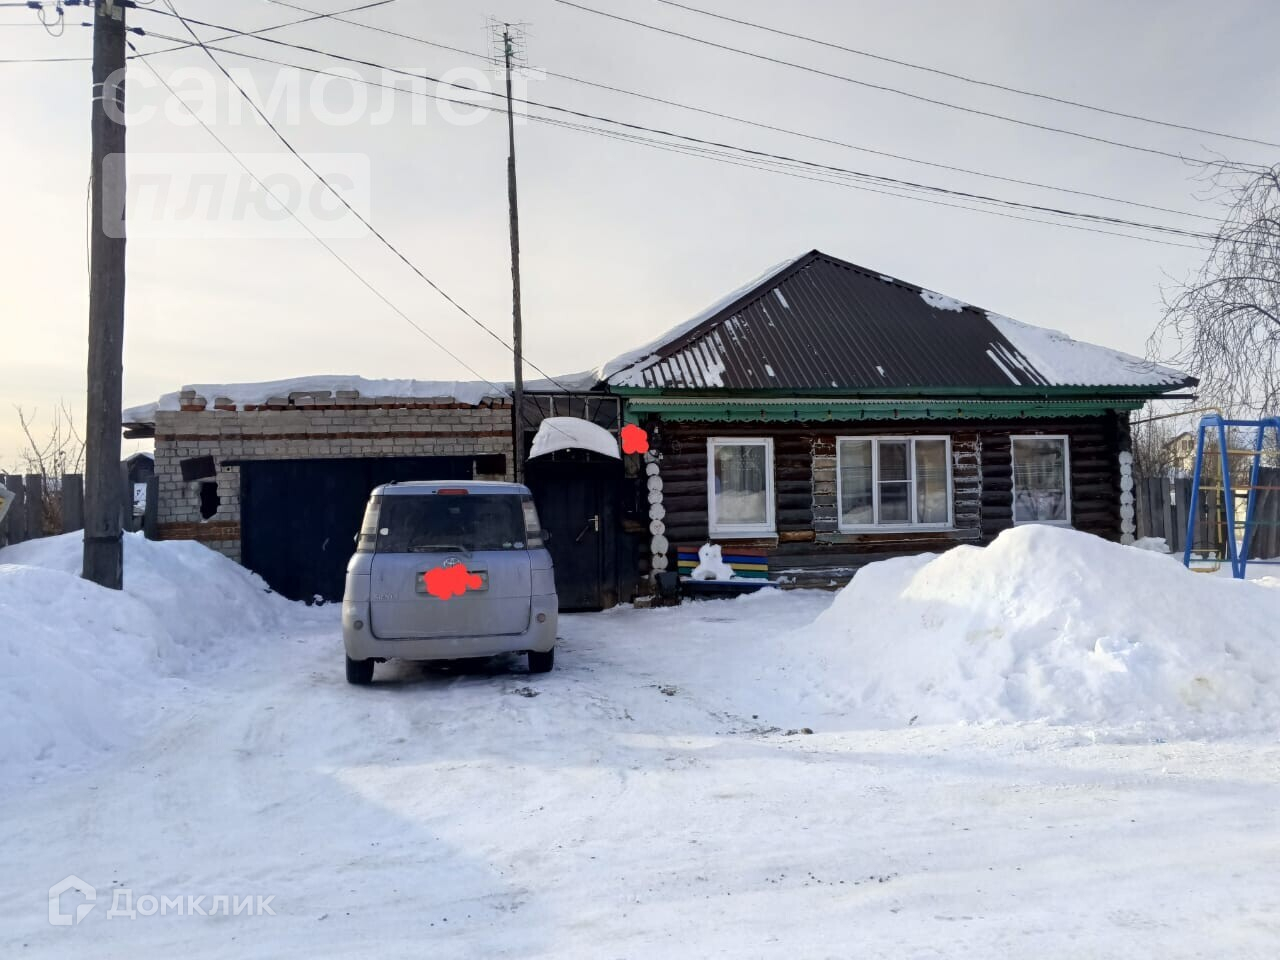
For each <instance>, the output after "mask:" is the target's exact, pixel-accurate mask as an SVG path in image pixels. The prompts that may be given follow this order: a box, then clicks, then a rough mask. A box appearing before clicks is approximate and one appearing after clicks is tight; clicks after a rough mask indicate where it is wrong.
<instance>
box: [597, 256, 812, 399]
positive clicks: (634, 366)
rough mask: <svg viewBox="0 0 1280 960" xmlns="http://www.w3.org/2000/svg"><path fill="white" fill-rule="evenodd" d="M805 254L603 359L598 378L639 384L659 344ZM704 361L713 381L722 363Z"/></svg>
mask: <svg viewBox="0 0 1280 960" xmlns="http://www.w3.org/2000/svg"><path fill="white" fill-rule="evenodd" d="M805 256H808V254H807V253H806V254H801V256H799V257H792V258H791V259H790V260H784V261H783V262H782V263H779V264H777V265H775V266H773V267H770V268H769V269H768V270H766V271H765V272H764V273H762V274H760V276H758V277H756V278H755V279H754V280H751V281H750V282H749V283H744V284H743V285H742V286H740V287H738V288H737V289H736V290H734V291H733V292H731V293H728V294H726V295H725V296H723V297H721V298H720V299H718V300H716V302H715V303H712V304H711V305H709V306H707V307H706V308H705V309H703V310H699V311H698V312H697V313H696V314H694V315H693V316H692V317H690V318H689V319H688V320H686V321H685V322H684V323H681V324H679V325H678V326H675V327H672V328H671V329H670V330H668V331H667V332H666V333H664V334H662V336H660V337H658V338H657V339H655V340H652V341H650V342H649V343H646V344H645V345H644V346H642V347H637V348H636V349H634V350H629V351H627V352H626V353H623V354H619V355H618V356H616V357H614V358H613V359H612V360H610V361H609V362H608V363H605V364H603V365H602V366H600V367H599V368H597V370H596V377H597V379H599V380H610V381H611V382H613V383H616V384H617V385H618V386H639V385H641V380H640V378H639V373H640V371H642V370H644V369H645V367H648V366H650V365H651V364H652V363H654V362H656V361H657V359H658V357H657V352H658V351H659V350H660V349H661V348H662V347H664V346H666V345H667V344H668V343H671V341H673V340H677V339H679V338H680V337H682V336H684V335H685V334H686V333H688V332H689V331H691V330H693V329H694V328H695V327H697V326H698V325H699V324H701V323H705V322H706V321H707V320H709V319H710V318H711V317H714V316H715V315H716V314H717V313H719V312H720V311H721V310H723V309H724V308H725V307H727V306H728V305H729V304H731V303H733V301H735V300H737V299H738V298H739V297H741V296H743V295H745V294H747V293H750V292H751V291H752V290H754V289H755V288H756V287H758V286H760V285H761V284H763V283H766V282H767V281H769V280H771V279H772V278H773V277H775V276H777V275H778V274H780V273H781V272H782V271H783V270H786V269H787V267H789V266H791V265H792V264H793V263H795V262H796V261H798V260H801V259H803V258H804V257H805ZM707 361H708V364H707V365H708V369H707V370H706V371H705V373H706V375H707V379H708V380H709V381H711V382H714V381H715V379H716V378H717V374H718V372H723V366H721V368H720V371H716V370H715V369H714V368H715V363H714V358H710V357H708V358H707ZM624 370H625V371H626V373H625V375H624V376H622V377H619V378H618V379H616V380H614V379H613V377H614V376H615V374H618V373H621V372H622V371H624Z"/></svg>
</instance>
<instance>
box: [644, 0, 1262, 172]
mask: <svg viewBox="0 0 1280 960" xmlns="http://www.w3.org/2000/svg"><path fill="white" fill-rule="evenodd" d="M657 2H658V3H662V4H666V5H667V6H669V7H676V8H678V9H680V10H688V11H689V12H690V13H697V14H701V15H702V16H704V17H712V18H714V19H716V20H723V21H726V22H728V23H736V24H738V25H739V26H743V27H751V28H752V29H755V30H763V31H764V32H766V33H772V34H775V35H777V36H780V37H789V38H791V39H792V40H804V41H806V42H807V43H814V44H817V45H818V46H820V47H826V48H828V49H830V50H840V51H842V52H844V53H852V54H854V55H856V56H859V57H867V58H869V59H871V60H879V61H880V62H882V63H892V64H894V65H895V66H899V67H907V68H908V69H911V70H920V71H923V72H924V73H932V74H934V75H935V76H939V77H947V78H948V79H951V80H960V81H962V82H963V83H971V84H973V85H975V86H979V87H987V88H989V89H992V90H1002V91H1004V92H1005V93H1016V94H1018V95H1019V96H1023V97H1035V98H1036V99H1038V100H1046V101H1048V102H1050V103H1059V104H1063V105H1065V106H1068V107H1078V108H1079V109H1081V110H1092V111H1094V112H1095V113H1105V114H1107V115H1108V116H1112V117H1122V118H1124V119H1125V120H1137V121H1139V122H1141V123H1150V124H1154V125H1155V126H1158V127H1168V128H1169V129H1171V130H1185V131H1187V132H1189V133H1203V134H1206V135H1208V136H1211V137H1222V138H1224V139H1226V140H1238V141H1239V142H1241V143H1253V144H1257V145H1258V146H1260V147H1280V143H1272V142H1271V141H1269V140H1258V139H1256V138H1254V137H1243V136H1239V135H1237V134H1234V133H1222V132H1221V131H1218V130H1206V129H1204V128H1203V127H1193V126H1190V125H1188V124H1184V123H1174V122H1173V121H1170V120H1157V119H1155V118H1154V117H1146V116H1143V115H1141V114H1137V113H1125V112H1124V111H1122V110H1113V109H1111V108H1110V107H1100V106H1098V105H1097V104H1092V103H1083V102H1081V101H1079V100H1068V99H1066V98H1065V97H1055V96H1053V95H1052V94H1048V93H1037V92H1035V91H1034V90H1024V89H1022V88H1020V87H1013V86H1008V85H1006V84H1003V83H994V82H992V81H990V80H979V79H977V78H976V77H969V76H965V75H964V74H961V73H952V72H951V71H948V70H941V69H939V68H937V67H929V66H925V65H924V64H920V63H912V62H910V61H909V60H898V59H895V58H894V57H887V56H884V55H883V54H879V53H872V52H871V51H869V50H859V49H857V48H856V47H846V46H844V45H842V44H839V43H831V42H830V41H827V40H821V39H819V38H818V37H811V36H807V35H805V34H801V33H791V32H789V31H787V30H780V29H778V28H777V27H770V26H767V25H765V24H762V23H754V22H752V21H750V20H740V19H738V18H737V17H730V16H728V15H726V14H723V13H716V12H714V11H712V10H704V9H702V8H701V7H695V6H691V5H690V4H687V3H679V2H677V0H657Z"/></svg>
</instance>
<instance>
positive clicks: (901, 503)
mask: <svg viewBox="0 0 1280 960" xmlns="http://www.w3.org/2000/svg"><path fill="white" fill-rule="evenodd" d="M836 490H837V499H838V501H839V508H840V516H839V528H840V530H841V531H842V532H856V531H859V530H874V529H881V528H885V527H890V528H892V527H901V528H912V527H931V528H947V527H950V526H951V523H952V516H951V441H950V440H949V439H948V438H947V437H840V438H839V439H838V440H837V441H836Z"/></svg>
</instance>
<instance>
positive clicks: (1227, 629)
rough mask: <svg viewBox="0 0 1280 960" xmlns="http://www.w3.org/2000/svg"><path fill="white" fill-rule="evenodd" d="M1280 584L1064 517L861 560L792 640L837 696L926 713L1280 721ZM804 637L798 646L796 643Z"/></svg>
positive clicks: (1214, 724) (980, 717) (1115, 720)
mask: <svg viewBox="0 0 1280 960" xmlns="http://www.w3.org/2000/svg"><path fill="white" fill-rule="evenodd" d="M1278 626H1280V591H1277V590H1275V589H1268V587H1266V586H1260V585H1258V584H1255V583H1249V582H1238V581H1234V580H1229V579H1222V578H1217V577H1208V576H1204V575H1199V574H1194V573H1191V572H1189V571H1187V570H1186V569H1184V568H1183V567H1182V566H1181V565H1180V564H1178V563H1176V562H1174V561H1173V560H1171V559H1170V558H1168V557H1164V556H1160V555H1159V554H1155V553H1152V552H1149V551H1146V550H1134V549H1132V548H1129V547H1122V546H1119V545H1117V544H1112V543H1108V542H1106V541H1104V540H1101V539H1099V538H1097V537H1093V536H1090V535H1088V534H1084V533H1079V532H1076V531H1073V530H1064V529H1060V528H1054V527H1043V526H1026V527H1018V528H1015V529H1013V530H1009V531H1007V532H1005V533H1003V534H1001V535H1000V536H999V537H998V538H997V539H996V540H995V542H994V543H992V544H991V545H990V546H989V547H987V548H985V549H982V548H978V547H971V546H960V547H957V548H955V549H953V550H950V551H948V552H947V553H944V554H942V555H924V556H920V557H911V558H904V559H897V560H889V561H885V562H882V563H875V564H871V565H869V566H867V567H865V568H863V569H862V570H861V571H860V572H859V573H858V574H857V576H856V577H854V579H853V581H852V582H851V583H850V584H849V585H848V586H847V587H846V588H845V589H844V590H842V591H841V592H840V593H839V594H838V595H837V597H836V600H835V602H834V603H833V604H832V606H831V607H830V608H829V609H828V610H827V611H826V612H824V613H823V614H822V615H821V616H819V617H818V618H817V620H816V621H814V623H813V624H812V625H811V626H810V627H808V628H806V629H804V630H801V631H799V633H798V634H797V635H796V637H795V640H796V641H798V642H802V643H804V644H805V645H807V646H808V647H809V648H810V650H811V653H812V655H811V656H810V657H809V658H807V659H808V660H809V662H810V664H811V668H810V670H808V671H806V672H810V673H811V674H812V676H811V680H812V682H813V683H815V684H816V685H820V686H822V687H825V688H826V692H827V693H828V694H829V696H828V698H827V699H828V700H834V701H837V702H838V703H840V704H841V706H843V707H844V708H846V709H848V708H852V709H854V710H860V711H866V712H868V713H871V714H874V715H877V716H880V717H882V718H887V719H892V720H895V721H898V722H903V723H905V722H908V721H909V720H910V719H911V718H913V717H914V718H917V722H919V723H946V722H956V721H968V722H984V721H992V720H995V721H1029V720H1047V721H1049V722H1052V723H1060V724H1077V723H1078V724H1088V725H1100V726H1104V727H1105V726H1132V725H1143V726H1145V727H1147V728H1148V729H1150V730H1151V731H1153V732H1157V731H1164V732H1169V733H1184V734H1192V735H1215V734H1229V733H1233V732H1242V731H1246V730H1250V731H1257V730H1274V729H1280V655H1278V652H1277V642H1278V641H1280V629H1278ZM793 649H794V648H793Z"/></svg>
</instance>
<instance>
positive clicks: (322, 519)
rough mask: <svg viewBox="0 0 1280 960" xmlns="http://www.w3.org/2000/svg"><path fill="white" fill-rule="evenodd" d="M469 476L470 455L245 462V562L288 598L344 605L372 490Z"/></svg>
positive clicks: (242, 494)
mask: <svg viewBox="0 0 1280 960" xmlns="http://www.w3.org/2000/svg"><path fill="white" fill-rule="evenodd" d="M472 476H473V468H472V458H470V457H370V458H366V459H333V460H246V461H242V462H241V464H240V511H241V514H240V529H241V534H240V536H241V559H242V562H243V563H244V565H245V566H246V567H248V568H249V569H250V570H253V571H254V572H255V573H257V574H259V575H260V576H261V577H262V578H263V579H264V580H266V581H267V583H268V584H269V585H270V586H271V588H272V589H273V590H275V591H276V592H277V593H279V594H282V595H283V596H286V597H288V598H289V599H290V600H311V599H313V598H315V597H320V598H321V599H324V600H330V601H334V600H341V599H342V590H343V585H344V582H345V579H346V569H347V561H348V560H349V559H350V558H351V551H352V549H353V547H354V537H355V535H356V532H357V531H358V530H359V529H360V520H361V518H362V517H363V516H364V507H365V503H366V501H367V500H368V499H369V491H371V490H372V489H373V488H374V487H376V486H378V485H379V484H383V483H391V482H392V481H396V480H470V479H471V478H472Z"/></svg>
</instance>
